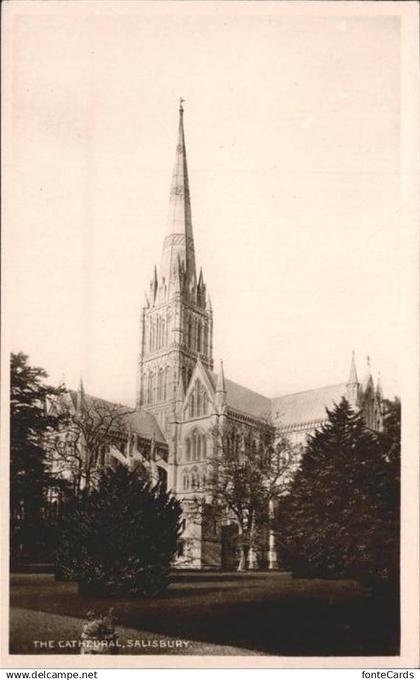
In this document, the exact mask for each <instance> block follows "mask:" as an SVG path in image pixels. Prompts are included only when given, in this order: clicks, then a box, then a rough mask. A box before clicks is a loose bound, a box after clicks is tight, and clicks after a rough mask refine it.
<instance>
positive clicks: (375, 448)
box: [279, 399, 399, 582]
mask: <svg viewBox="0 0 420 680" xmlns="http://www.w3.org/2000/svg"><path fill="white" fill-rule="evenodd" d="M398 408H399V407H398V406H392V407H389V409H388V412H387V415H386V416H385V429H384V432H383V433H379V434H378V433H375V432H373V431H371V430H368V429H367V428H366V426H365V424H364V422H363V419H362V416H361V415H359V414H358V413H354V412H353V411H352V409H351V407H350V406H349V404H348V402H347V401H346V400H345V399H343V400H342V401H341V402H340V404H338V405H337V406H336V407H335V408H334V409H332V410H331V411H328V421H327V422H326V424H325V425H323V426H322V427H321V428H320V429H319V430H318V431H317V432H316V433H315V434H314V435H313V436H312V437H310V438H309V442H308V445H307V447H306V450H305V452H304V455H303V457H302V459H301V464H300V467H299V469H298V471H297V473H296V475H295V477H294V480H293V483H292V485H291V488H290V493H289V494H288V495H287V497H286V498H284V499H283V501H282V502H281V505H280V517H279V520H280V524H279V531H280V535H281V543H280V552H281V558H282V561H283V564H285V565H286V566H288V567H290V568H291V569H292V570H293V571H294V572H295V573H296V574H304V575H308V576H319V577H327V578H328V577H351V578H358V579H362V580H370V581H376V582H378V581H380V580H381V579H388V578H389V577H390V576H391V573H395V563H396V555H395V551H396V550H397V544H398V513H399V472H398V470H399V427H398V415H397V412H398ZM397 552H398V550H397Z"/></svg>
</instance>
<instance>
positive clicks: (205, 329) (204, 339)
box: [203, 324, 209, 355]
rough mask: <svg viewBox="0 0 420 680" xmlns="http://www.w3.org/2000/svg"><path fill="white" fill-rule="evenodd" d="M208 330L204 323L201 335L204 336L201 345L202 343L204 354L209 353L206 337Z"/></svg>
mask: <svg viewBox="0 0 420 680" xmlns="http://www.w3.org/2000/svg"><path fill="white" fill-rule="evenodd" d="M208 332H209V330H208V326H207V324H205V325H204V331H203V336H204V337H203V341H204V342H203V345H204V349H203V351H204V354H206V355H207V354H208V353H209V338H208Z"/></svg>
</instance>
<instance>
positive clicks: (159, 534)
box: [57, 465, 181, 597]
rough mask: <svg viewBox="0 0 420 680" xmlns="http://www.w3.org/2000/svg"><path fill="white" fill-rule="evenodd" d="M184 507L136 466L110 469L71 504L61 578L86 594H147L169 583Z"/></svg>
mask: <svg viewBox="0 0 420 680" xmlns="http://www.w3.org/2000/svg"><path fill="white" fill-rule="evenodd" d="M180 517H181V507H180V504H179V502H178V501H177V500H176V499H175V498H174V497H173V496H172V495H171V494H169V493H168V492H167V491H165V489H164V488H163V486H162V485H160V484H157V485H155V486H151V484H150V482H148V481H147V480H145V479H143V478H141V477H140V476H139V471H138V470H137V469H134V470H129V469H128V468H127V467H125V466H124V465H118V467H117V468H116V469H115V470H114V469H112V468H105V469H104V471H103V472H102V474H101V476H100V478H99V483H98V486H97V487H94V488H91V489H90V490H89V491H87V492H86V493H84V494H82V496H81V497H80V498H79V500H78V501H76V500H75V501H73V502H72V503H70V504H69V507H68V512H67V515H66V518H65V520H64V526H63V528H62V532H61V539H60V545H59V548H58V551H57V569H58V572H59V575H60V576H62V577H63V576H64V577H65V576H66V574H67V575H68V574H70V575H71V576H72V577H73V578H74V579H75V580H77V581H78V582H79V584H80V591H81V593H83V594H96V595H103V596H117V595H121V596H124V597H146V596H155V595H157V594H159V593H160V592H162V591H163V590H164V589H165V588H166V586H167V584H168V581H169V569H170V564H171V561H172V559H173V557H174V555H175V551H176V547H177V540H178V536H179V531H180Z"/></svg>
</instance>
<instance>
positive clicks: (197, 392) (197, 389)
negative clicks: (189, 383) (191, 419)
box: [194, 380, 201, 416]
mask: <svg viewBox="0 0 420 680" xmlns="http://www.w3.org/2000/svg"><path fill="white" fill-rule="evenodd" d="M200 392H201V389H200V385H199V382H198V380H196V382H195V386H194V393H195V399H196V404H197V408H196V413H197V415H198V416H200V415H201V394H200Z"/></svg>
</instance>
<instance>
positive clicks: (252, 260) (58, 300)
mask: <svg viewBox="0 0 420 680" xmlns="http://www.w3.org/2000/svg"><path fill="white" fill-rule="evenodd" d="M47 4H48V3H47ZM52 4H53V3H52ZM331 4H334V3H326V4H325V5H324V7H325V12H324V16H310V15H306V14H305V12H303V11H302V12H301V13H296V14H295V16H293V15H290V14H286V13H284V12H283V11H282V7H281V3H276V4H275V5H273V4H272V3H255V4H254V5H253V6H252V7H251V8H250V11H249V12H247V7H248V5H247V3H234V4H232V3H226V4H223V3H220V4H219V6H218V11H212V7H214V4H213V3H210V4H209V5H207V3H177V2H172V3H156V7H152V6H151V5H150V4H149V3H135V6H134V5H132V4H131V3H124V2H121V3H113V2H108V3H93V5H90V4H89V3H76V4H75V3H73V2H66V3H59V5H54V6H56V7H57V10H56V11H55V12H53V11H48V10H43V11H40V10H41V9H42V6H44V7H45V3H40V2H34V3H30V4H29V5H28V8H29V7H30V8H31V11H30V9H28V10H27V12H26V13H25V12H24V11H22V12H21V14H20V15H17V16H15V17H14V22H13V30H10V29H9V36H8V38H9V50H10V52H9V55H11V63H12V64H13V66H12V68H10V67H9V70H8V92H9V94H10V105H9V114H10V113H11V121H12V124H11V126H10V127H9V134H10V137H9V139H10V144H11V147H12V149H13V153H12V156H11V162H10V163H9V168H8V173H9V185H10V186H11V187H12V190H10V191H9V192H8V201H9V208H8V223H7V225H6V253H7V264H8V272H9V297H10V295H11V296H12V298H11V299H12V300H13V304H12V305H11V310H10V313H11V324H10V326H11V335H12V338H11V345H12V349H13V350H14V351H18V350H21V351H23V352H25V353H26V354H28V355H29V356H30V361H31V363H33V364H35V365H41V366H43V367H45V369H46V370H47V371H48V373H49V374H50V376H51V381H52V382H56V381H58V380H60V378H61V377H62V375H63V374H64V376H65V379H66V382H67V384H68V386H69V387H75V386H76V385H77V383H78V380H79V376H80V374H82V375H83V378H84V382H85V387H86V390H87V391H89V392H90V393H92V394H95V395H98V396H102V397H104V398H109V399H114V400H118V401H123V402H129V403H130V402H132V401H133V400H134V394H135V382H136V355H137V349H138V325H139V324H138V322H139V313H140V307H141V305H142V303H143V293H144V290H145V289H146V287H147V286H148V283H149V280H150V278H151V276H152V272H153V267H154V264H155V263H159V260H160V252H161V247H162V243H163V238H164V235H165V228H166V213H167V208H168V198H169V188H170V181H171V172H172V165H173V160H174V154H175V146H176V136H177V126H178V98H179V97H180V96H182V97H184V98H185V100H186V102H185V116H184V120H185V135H186V145H187V154H188V163H189V176H190V188H191V201H192V215H193V228H194V236H195V246H196V257H197V262H198V265H199V266H200V265H202V267H203V272H204V276H205V280H206V283H207V287H208V292H209V293H210V296H211V300H212V304H213V310H214V322H215V330H214V350H215V362H216V370H217V366H218V362H219V360H220V359H223V361H224V367H225V374H226V376H227V377H229V378H230V379H232V380H235V381H237V382H240V383H242V384H244V385H246V386H247V387H249V388H252V389H255V390H257V391H259V392H261V393H263V394H265V395H267V396H278V395H281V394H287V393H289V392H296V391H300V390H305V389H310V388H313V387H320V386H322V385H328V384H333V383H337V382H344V381H345V380H346V379H347V376H348V370H349V364H350V357H351V351H352V349H354V350H355V351H356V360H357V367H358V372H359V377H361V378H362V377H363V374H364V372H365V364H366V359H365V358H366V355H367V354H369V355H370V356H371V361H372V372H373V374H374V377H375V379H376V375H377V372H378V371H381V375H382V383H383V386H384V390H385V393H386V394H387V395H389V396H393V395H394V394H396V393H399V352H400V349H399V345H400V326H399V319H400V307H401V305H400V272H401V271H402V269H403V268H404V262H403V261H402V258H401V255H400V253H401V249H400V239H401V232H402V229H403V227H402V225H401V219H400V203H401V198H400V174H399V172H400V32H399V18H398V17H397V16H377V17H372V16H371V17H368V16H358V14H357V11H356V9H355V11H354V12H353V13H352V14H351V13H349V12H348V10H344V9H343V12H344V14H345V13H346V12H347V15H346V16H344V15H343V16H341V17H340V16H338V15H337V13H336V15H335V16H334V15H333V16H328V6H329V5H331ZM339 4H342V5H349V4H351V3H339ZM372 4H375V3H372ZM391 4H392V3H391ZM23 5H25V3H23ZM77 5H78V6H79V9H78V8H77V7H76V6H77ZM116 5H118V6H119V7H120V10H118V9H117V7H116ZM89 6H90V7H93V6H94V10H92V12H88V11H86V7H89ZM121 7H122V9H124V10H125V11H121ZM206 8H207V10H206ZM112 9H114V10H115V11H114V12H112V11H111V10H112ZM50 10H51V8H50ZM70 10H72V11H70Z"/></svg>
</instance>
